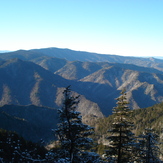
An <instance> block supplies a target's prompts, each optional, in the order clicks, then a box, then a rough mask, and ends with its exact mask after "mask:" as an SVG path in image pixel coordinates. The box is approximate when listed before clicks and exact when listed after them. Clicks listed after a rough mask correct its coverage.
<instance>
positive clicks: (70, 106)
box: [55, 87, 93, 162]
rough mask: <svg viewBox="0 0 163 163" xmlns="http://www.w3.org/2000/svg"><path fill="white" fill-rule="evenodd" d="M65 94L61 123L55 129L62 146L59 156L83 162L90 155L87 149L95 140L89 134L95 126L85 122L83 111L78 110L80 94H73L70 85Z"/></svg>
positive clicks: (60, 115) (61, 110) (59, 112)
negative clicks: (83, 120)
mask: <svg viewBox="0 0 163 163" xmlns="http://www.w3.org/2000/svg"><path fill="white" fill-rule="evenodd" d="M63 95H64V101H63V107H62V109H58V114H59V118H60V123H58V128H57V129H56V130H55V133H56V135H57V137H58V140H59V142H60V147H61V150H60V152H59V154H58V157H59V158H68V160H69V161H70V162H81V159H84V158H86V157H87V156H88V155H89V153H88V154H86V151H88V150H89V149H90V148H91V147H92V143H93V140H92V139H91V138H88V136H90V135H92V134H93V131H92V130H93V128H92V127H90V126H88V125H85V124H83V123H82V116H81V115H80V114H81V113H80V112H77V111H76V109H77V105H78V103H79V96H76V97H74V96H72V93H71V90H70V87H67V88H66V89H65V90H64V92H63Z"/></svg>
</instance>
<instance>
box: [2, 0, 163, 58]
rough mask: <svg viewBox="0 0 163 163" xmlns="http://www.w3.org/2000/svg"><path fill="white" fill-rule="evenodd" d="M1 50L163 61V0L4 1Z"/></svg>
mask: <svg viewBox="0 0 163 163" xmlns="http://www.w3.org/2000/svg"><path fill="white" fill-rule="evenodd" d="M0 15H1V16H0V23H1V25H0V50H19V49H26V50H28V49H36V48H47V47H59V48H69V49H72V50H80V51H89V52H97V53H102V54H116V55H124V56H162V57H163V0H0Z"/></svg>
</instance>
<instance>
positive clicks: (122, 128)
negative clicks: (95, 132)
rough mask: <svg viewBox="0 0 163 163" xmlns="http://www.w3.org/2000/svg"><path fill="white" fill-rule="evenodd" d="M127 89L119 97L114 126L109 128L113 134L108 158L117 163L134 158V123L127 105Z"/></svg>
mask: <svg viewBox="0 0 163 163" xmlns="http://www.w3.org/2000/svg"><path fill="white" fill-rule="evenodd" d="M127 104H128V102H127V99H126V94H125V90H123V91H122V92H121V95H120V96H119V97H118V98H117V106H116V107H115V108H114V109H113V114H114V115H115V118H114V122H113V123H112V127H111V129H110V130H109V132H110V133H111V136H109V137H108V138H107V139H108V140H109V148H108V150H107V155H108V158H109V159H111V160H115V161H116V162H117V163H122V162H123V163H125V162H126V163H127V162H129V161H131V160H132V157H133V156H132V152H131V151H132V150H133V146H134V141H133V140H134V134H133V132H132V129H133V127H134V125H133V123H132V122H131V121H130V120H129V114H130V112H129V111H130V109H129V108H128V106H127Z"/></svg>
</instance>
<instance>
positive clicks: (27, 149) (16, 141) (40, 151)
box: [0, 129, 47, 163]
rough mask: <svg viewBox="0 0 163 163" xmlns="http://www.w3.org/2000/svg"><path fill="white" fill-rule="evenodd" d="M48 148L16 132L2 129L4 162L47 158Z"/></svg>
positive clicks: (0, 144)
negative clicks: (25, 138) (27, 139)
mask: <svg viewBox="0 0 163 163" xmlns="http://www.w3.org/2000/svg"><path fill="white" fill-rule="evenodd" d="M46 153H47V150H46V149H45V148H44V147H43V146H40V145H38V144H35V143H32V142H29V141H26V140H24V139H23V138H22V137H20V136H18V135H17V134H16V133H13V132H8V131H5V130H3V129H0V159H1V160H3V162H13V163H21V162H24V163H26V162H32V160H35V159H36V160H38V159H40V160H42V159H44V158H45V154H46Z"/></svg>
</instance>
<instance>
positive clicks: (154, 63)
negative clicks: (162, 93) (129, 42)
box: [0, 48, 163, 71]
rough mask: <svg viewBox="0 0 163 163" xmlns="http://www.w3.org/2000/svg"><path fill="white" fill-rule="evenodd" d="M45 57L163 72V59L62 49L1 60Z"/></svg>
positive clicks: (12, 54)
mask: <svg viewBox="0 0 163 163" xmlns="http://www.w3.org/2000/svg"><path fill="white" fill-rule="evenodd" d="M43 56H47V57H56V58H61V59H66V60H68V61H83V62H109V63H125V64H134V65H138V66H143V67H150V68H155V69H158V70H161V71H162V70H163V66H162V63H163V60H161V59H156V58H142V57H124V56H118V55H109V54H108V55H106V54H98V53H90V52H84V51H74V50H70V49H60V48H44V49H32V50H18V51H13V52H7V53H1V54H0V59H12V58H19V59H22V60H33V59H36V58H39V57H43Z"/></svg>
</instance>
